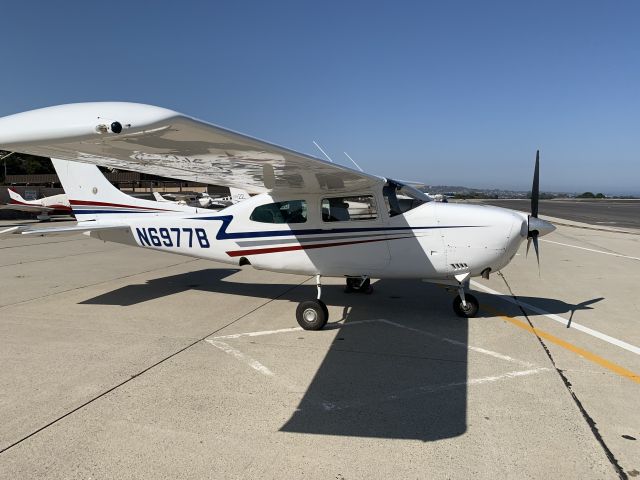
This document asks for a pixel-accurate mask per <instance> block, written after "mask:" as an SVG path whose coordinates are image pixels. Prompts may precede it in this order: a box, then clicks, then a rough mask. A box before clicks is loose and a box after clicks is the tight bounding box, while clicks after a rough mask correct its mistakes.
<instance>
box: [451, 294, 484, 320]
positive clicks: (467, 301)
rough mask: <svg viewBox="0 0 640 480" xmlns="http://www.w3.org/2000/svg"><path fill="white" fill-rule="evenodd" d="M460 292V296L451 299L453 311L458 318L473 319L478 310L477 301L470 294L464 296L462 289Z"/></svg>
mask: <svg viewBox="0 0 640 480" xmlns="http://www.w3.org/2000/svg"><path fill="white" fill-rule="evenodd" d="M461 290H462V292H461V293H460V295H457V296H456V298H454V299H453V311H454V312H456V315H457V316H459V317H462V318H473V317H475V316H476V315H477V314H478V308H479V307H480V304H479V303H478V299H477V298H476V297H474V296H473V295H471V294H470V293H466V294H465V293H464V290H463V289H461Z"/></svg>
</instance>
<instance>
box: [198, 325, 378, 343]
mask: <svg viewBox="0 0 640 480" xmlns="http://www.w3.org/2000/svg"><path fill="white" fill-rule="evenodd" d="M377 321H378V320H356V321H355V322H348V323H343V324H342V325H341V327H348V326H350V325H359V324H361V323H371V322H377ZM303 331H304V329H302V328H301V327H291V328H281V329H279V330H260V331H257V332H245V333H232V334H229V335H220V336H218V337H213V339H214V340H217V339H219V338H220V339H223V340H224V339H232V338H241V337H261V336H263V335H275V334H277V333H290V332H303ZM207 341H209V340H207Z"/></svg>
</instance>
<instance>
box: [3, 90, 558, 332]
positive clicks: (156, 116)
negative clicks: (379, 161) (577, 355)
mask: <svg viewBox="0 0 640 480" xmlns="http://www.w3.org/2000/svg"><path fill="white" fill-rule="evenodd" d="M0 148H1V149H3V150H9V151H16V152H24V153H29V154H33V155H42V156H47V157H51V158H52V159H53V163H54V166H55V168H56V171H57V173H58V175H59V177H60V181H61V182H62V184H63V187H64V188H65V191H66V192H67V195H68V196H69V199H70V203H71V208H72V209H73V213H74V214H75V215H76V218H77V220H78V223H77V225H75V226H69V227H58V228H50V229H42V228H40V229H33V228H32V229H25V228H24V227H13V228H10V229H6V230H5V231H4V233H23V234H32V235H34V234H35V235H43V234H64V233H75V232H89V235H91V236H92V237H95V238H99V239H101V240H105V241H111V242H118V243H123V244H128V245H133V246H139V247H143V248H150V249H154V250H160V251H166V252H172V253H179V254H183V255H188V256H192V257H197V258H205V259H211V260H216V261H219V262H226V263H231V264H235V265H252V266H253V267H255V268H259V269H266V270H272V271H276V272H287V273H296V274H304V275H314V276H316V282H317V293H318V295H317V298H316V299H311V300H308V301H304V302H302V303H300V304H299V305H298V308H297V311H296V317H297V320H298V323H299V324H300V325H301V326H302V328H304V329H307V330H318V329H321V328H322V327H323V326H324V325H325V324H326V322H327V319H328V316H329V315H328V310H327V307H326V305H325V304H324V303H323V302H322V300H321V293H322V288H321V278H322V277H323V276H329V277H346V283H347V289H348V290H351V291H358V292H364V291H368V290H369V279H370V278H372V277H373V278H415V279H421V280H424V281H427V282H433V283H437V284H444V285H448V286H453V287H454V288H457V289H458V292H459V295H458V296H457V297H456V298H455V299H454V303H453V308H454V310H455V312H456V314H458V315H460V316H463V317H472V316H474V315H475V314H476V312H477V310H478V301H477V299H476V298H475V297H474V296H473V295H471V294H469V293H466V292H465V290H466V289H467V288H468V286H469V280H470V278H471V277H474V276H480V275H482V276H484V277H488V276H489V273H490V272H496V271H498V270H500V269H502V268H504V267H505V266H506V265H507V264H508V263H509V261H510V260H511V259H512V258H513V257H514V255H515V254H516V251H517V250H518V247H519V246H520V244H521V243H522V242H523V241H524V240H525V239H528V242H529V243H528V245H527V247H528V246H529V244H530V242H531V241H533V244H534V247H535V250H536V256H537V255H538V237H539V236H542V235H545V234H547V233H549V232H551V231H553V230H554V228H555V227H554V226H553V225H551V224H550V223H548V222H546V221H544V220H540V219H538V183H539V175H538V172H539V161H538V155H536V167H535V174H534V180H533V190H532V199H531V208H532V210H531V214H530V215H526V214H524V213H520V212H516V211H512V210H506V209H502V208H497V207H489V206H482V205H461V204H443V203H437V202H432V201H429V200H430V199H429V197H427V196H426V195H425V194H423V193H422V192H419V191H418V190H416V189H414V188H412V187H410V186H408V185H406V184H403V183H402V182H397V181H394V180H391V179H386V178H381V177H377V176H374V175H369V174H367V173H364V172H358V171H355V170H352V169H350V168H347V167H344V166H341V165H337V164H334V163H330V162H325V161H323V160H320V159H317V158H314V157H311V156H308V155H305V154H302V153H298V152H294V151H292V150H288V149H286V148H283V147H279V146H276V145H273V144H270V143H267V142H264V141H261V140H257V139H255V138H251V137H248V136H245V135H242V134H239V133H236V132H232V131H230V130H226V129H224V128H221V127H217V126H215V125H211V124H208V123H205V122H202V121H199V120H196V119H194V118H191V117H187V116H184V115H182V114H179V113H177V112H174V111H171V110H166V109H163V108H159V107H153V106H149V105H141V104H132V103H113V102H105V103H83V104H71V105H61V106H57V107H49V108H43V109H39V110H33V111H29V112H25V113H20V114H16V115H11V116H8V117H4V118H0ZM78 162H82V163H78ZM89 164H94V165H89ZM95 164H97V165H104V166H110V167H115V168H121V169H127V170H134V171H140V172H144V173H151V174H155V175H161V176H164V177H173V178H180V179H184V180H193V181H198V182H204V183H211V184H218V185H227V186H230V187H237V188H242V189H244V190H247V191H248V192H250V193H256V194H257V195H255V196H253V197H251V198H249V199H247V200H245V201H243V202H240V203H237V204H235V205H231V206H229V207H227V208H225V209H223V210H221V211H219V212H211V211H206V210H204V211H203V210H202V209H198V208H192V207H188V206H181V205H167V204H159V203H158V202H154V201H148V200H140V199H135V198H132V197H129V196H128V195H125V194H124V193H122V192H120V191H119V190H118V189H116V188H115V187H114V186H112V185H111V184H110V183H109V181H108V180H107V179H106V178H105V177H104V176H103V175H102V174H101V173H100V171H99V170H98V168H97V167H96V166H95ZM399 199H401V200H402V201H400V200H399ZM165 206H166V208H164V207H165ZM161 207H162V208H161ZM527 249H528V248H527Z"/></svg>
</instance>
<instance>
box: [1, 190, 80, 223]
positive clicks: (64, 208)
mask: <svg viewBox="0 0 640 480" xmlns="http://www.w3.org/2000/svg"><path fill="white" fill-rule="evenodd" d="M7 190H8V191H9V199H10V200H9V203H7V204H5V205H0V209H1V210H18V211H21V212H29V213H33V214H35V215H36V218H37V219H38V220H41V221H47V220H51V216H53V215H67V216H71V215H73V211H72V210H71V205H70V204H69V199H68V198H67V196H66V195H65V194H64V193H61V194H59V195H52V196H50V197H44V198H39V199H37V200H25V199H24V198H22V196H21V195H20V194H19V193H18V192H16V191H15V190H12V189H11V188H7Z"/></svg>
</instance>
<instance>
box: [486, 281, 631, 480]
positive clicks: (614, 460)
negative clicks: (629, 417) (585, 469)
mask: <svg viewBox="0 0 640 480" xmlns="http://www.w3.org/2000/svg"><path fill="white" fill-rule="evenodd" d="M498 275H499V276H500V278H502V281H503V282H504V284H505V285H506V286H507V289H508V290H509V294H510V295H511V297H512V298H513V299H514V300H515V301H516V305H517V306H518V308H519V309H520V312H522V315H523V316H524V318H526V319H527V322H528V323H529V326H530V327H531V328H532V329H533V333H534V335H535V336H536V338H537V339H538V342H539V343H540V346H541V347H542V349H543V350H544V352H545V353H546V354H547V357H548V358H549V361H550V362H551V365H552V366H553V368H554V369H555V371H556V372H557V373H558V376H559V377H560V379H561V380H562V383H563V384H564V386H565V388H566V389H567V392H569V395H570V396H571V398H572V399H573V402H574V403H575V405H576V407H577V408H578V410H579V411H580V414H581V415H582V418H584V420H585V422H586V423H587V425H588V426H589V430H590V431H591V433H592V434H593V436H594V438H595V440H596V442H598V444H599V445H600V447H602V450H603V451H604V453H605V455H606V457H607V459H608V460H609V462H610V463H611V465H612V466H613V468H614V469H615V471H616V473H617V474H618V477H619V478H620V479H622V480H628V478H629V477H628V476H627V474H626V473H625V471H624V470H623V468H622V467H621V466H620V463H619V462H618V459H617V458H616V457H615V455H614V454H613V452H612V451H611V449H610V448H609V447H608V446H607V444H606V442H605V441H604V438H602V434H601V433H600V431H599V430H598V427H597V425H596V422H595V421H594V420H593V418H592V417H591V415H589V412H587V410H586V408H585V407H584V405H583V404H582V402H581V401H580V399H579V398H578V396H577V395H576V393H575V392H574V391H573V388H572V385H571V382H570V381H569V379H568V378H567V376H566V375H565V372H564V371H563V370H562V369H560V368H559V367H558V366H557V365H556V361H555V359H554V358H553V355H552V354H551V351H550V350H549V347H547V345H546V343H545V342H544V340H543V339H542V338H540V336H539V335H538V333H537V332H536V330H535V327H534V326H533V323H532V322H531V319H530V318H529V315H528V314H527V312H526V311H525V310H524V308H523V307H522V306H521V305H520V302H519V301H518V297H517V295H516V294H515V293H513V290H511V286H510V285H509V283H508V282H507V279H506V278H505V276H504V275H503V273H502V272H498Z"/></svg>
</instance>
